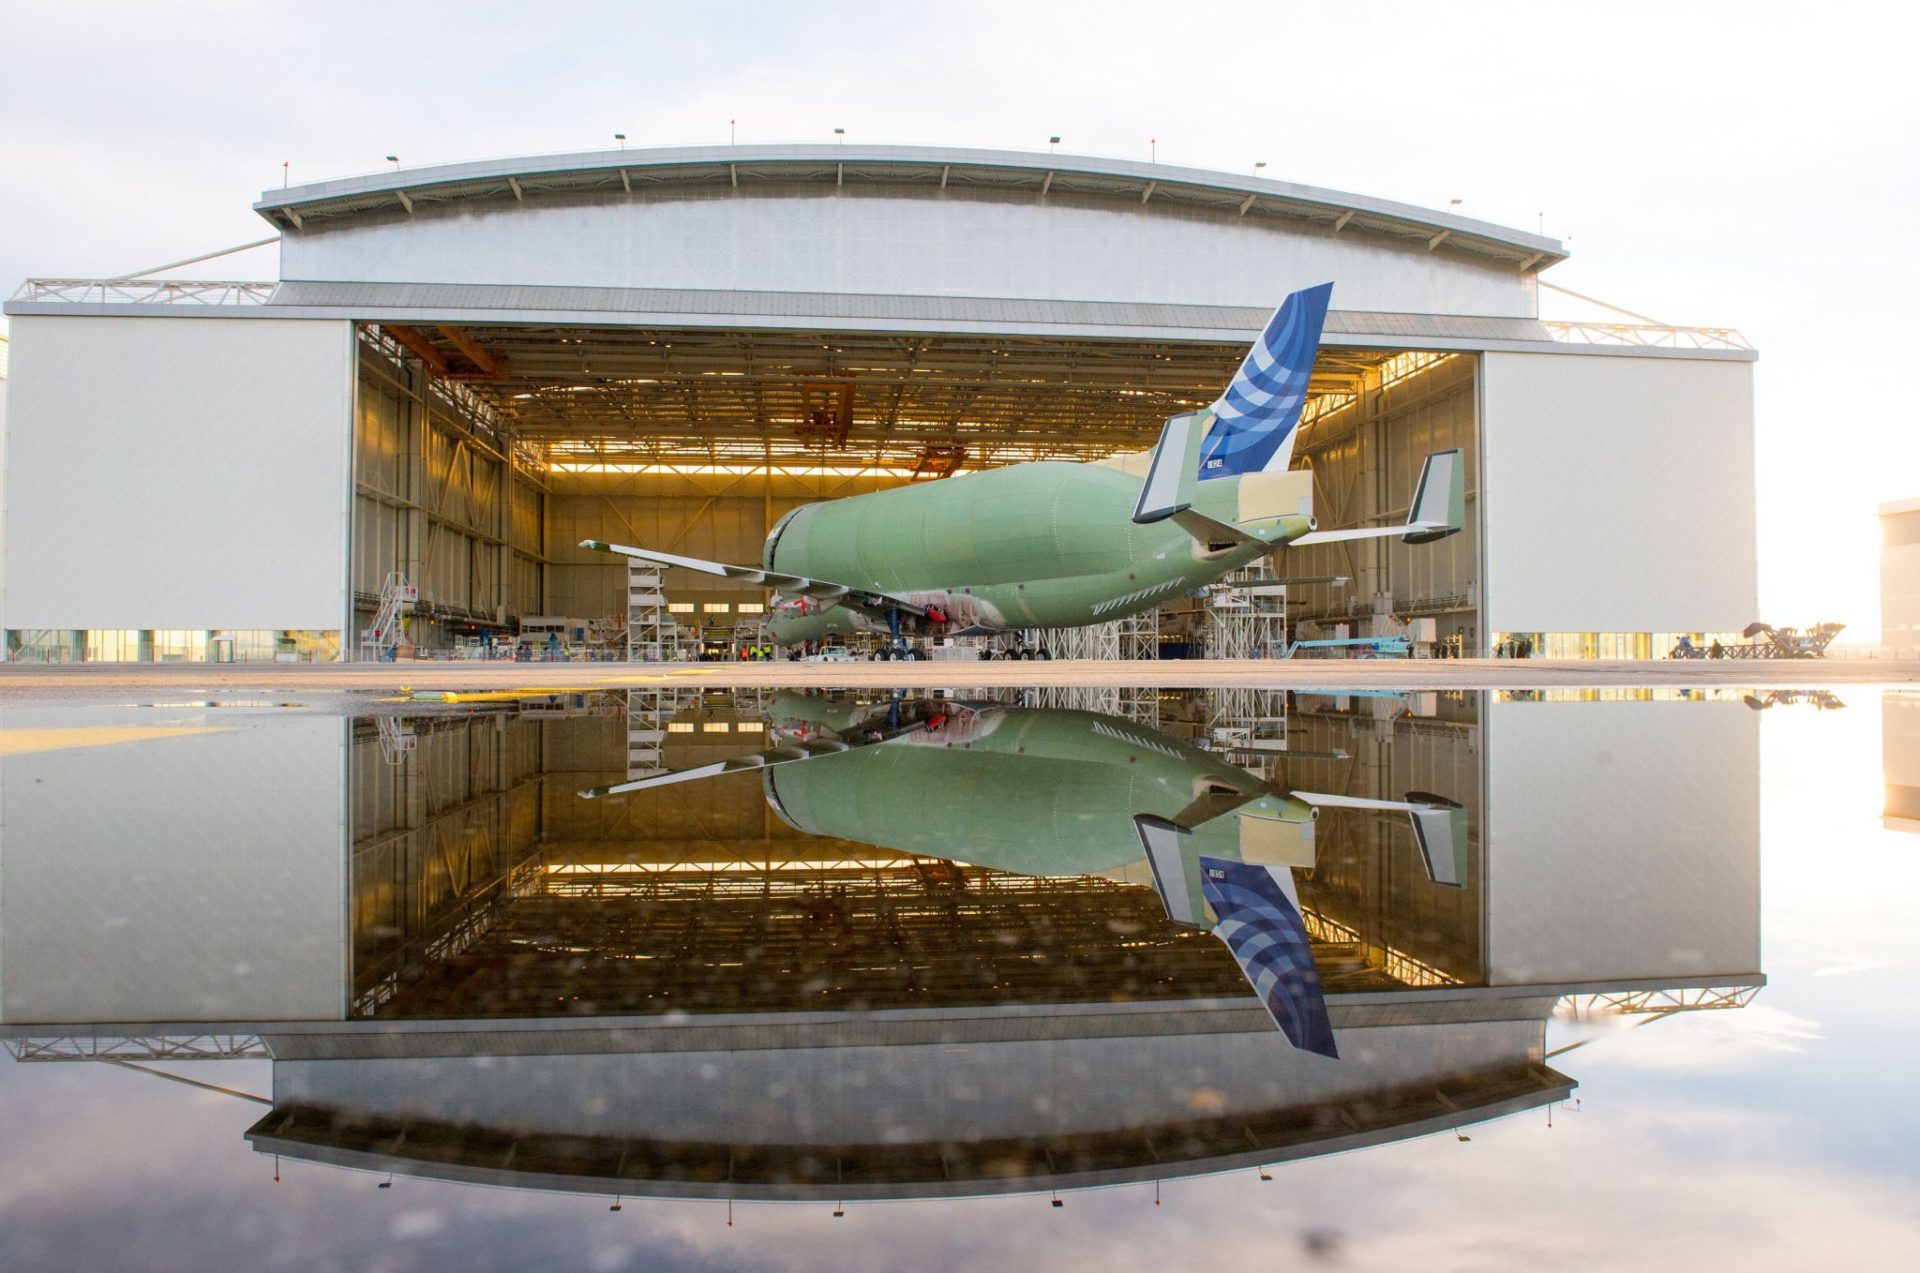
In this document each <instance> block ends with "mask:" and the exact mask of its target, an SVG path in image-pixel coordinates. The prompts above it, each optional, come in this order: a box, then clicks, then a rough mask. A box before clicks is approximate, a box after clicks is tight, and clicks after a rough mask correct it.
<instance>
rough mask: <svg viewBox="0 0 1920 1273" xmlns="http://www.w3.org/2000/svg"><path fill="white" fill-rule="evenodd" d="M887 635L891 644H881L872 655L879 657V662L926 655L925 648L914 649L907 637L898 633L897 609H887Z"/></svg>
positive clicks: (921, 657)
mask: <svg viewBox="0 0 1920 1273" xmlns="http://www.w3.org/2000/svg"><path fill="white" fill-rule="evenodd" d="M887 636H888V638H889V640H890V641H891V644H889V645H883V646H881V647H880V648H879V649H878V650H875V651H874V654H873V657H874V658H876V659H879V660H880V661H881V662H883V663H884V662H888V661H890V660H893V659H916V660H918V659H925V658H926V657H927V652H926V651H925V650H916V649H914V648H913V647H912V646H910V645H908V644H907V639H906V638H905V637H903V636H901V635H900V612H899V611H898V610H888V611H887Z"/></svg>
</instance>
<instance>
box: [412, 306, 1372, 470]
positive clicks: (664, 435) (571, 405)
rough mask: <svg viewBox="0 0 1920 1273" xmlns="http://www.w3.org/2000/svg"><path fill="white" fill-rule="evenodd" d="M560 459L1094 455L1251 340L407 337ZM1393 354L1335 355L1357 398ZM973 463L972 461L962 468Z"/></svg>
mask: <svg viewBox="0 0 1920 1273" xmlns="http://www.w3.org/2000/svg"><path fill="white" fill-rule="evenodd" d="M387 331H388V333H389V334H390V335H391V336H393V338H394V339H395V340H396V341H398V342H399V343H400V344H401V345H402V346H404V347H405V348H406V349H407V351H408V352H409V353H410V354H412V355H413V356H414V357H416V358H418V359H420V360H421V362H422V363H423V364H424V365H425V366H426V368H427V369H428V370H429V372H430V373H431V374H433V375H436V376H439V377H443V378H446V379H449V380H455V381H460V382H462V383H464V385H465V386H466V387H467V388H468V389H469V390H470V391H471V392H472V393H474V394H476V395H477V396H479V397H481V398H483V399H484V400H486V401H487V402H489V403H491V404H492V405H493V406H494V407H495V408H496V409H497V411H498V412H499V414H500V416H501V417H502V419H503V422H505V423H506V424H507V425H508V427H510V428H511V429H512V431H513V432H514V434H515V435H516V437H517V438H519V439H520V440H523V441H526V442H530V443H533V444H535V445H536V446H539V447H543V448H544V449H545V450H546V452H547V454H548V456H549V457H550V459H551V460H553V461H555V462H576V463H595V462H608V463H660V464H675V465H693V464H716V463H718V464H724V463H742V462H748V463H756V464H771V465H773V466H775V467H799V466H804V465H817V464H833V465H849V464H859V465H871V466H876V467H892V468H902V469H908V470H911V469H914V468H915V467H916V466H917V465H923V464H924V462H925V461H926V457H927V456H929V455H936V456H939V457H943V458H944V460H945V462H946V466H947V467H949V468H950V467H958V466H964V467H969V468H977V467H987V466H992V465H996V464H1008V463H1017V462H1020V461H1024V460H1035V459H1073V460H1083V459H1094V458H1099V457H1101V456H1105V455H1110V454H1113V453H1115V452H1118V451H1126V450H1136V449H1140V448H1143V447H1146V446H1150V445H1151V444H1152V442H1153V440H1154V439H1155V438H1156V437H1157V436H1158V434H1159V430H1160V426H1161V423H1162V422H1163V421H1164V420H1165V419H1166V418H1167V417H1168V416H1170V415H1174V414H1177V413H1178V412H1180V411H1184V410H1193V409H1195V408H1198V407H1200V406H1203V405H1205V404H1206V403H1209V402H1211V401H1212V400H1213V399H1214V398H1215V397H1216V396H1218V394H1219V392H1220V390H1221V389H1222V388H1223V387H1224V386H1225V385H1226V383H1227V381H1228V380H1229V379H1230V378H1231V376H1232V374H1233V371H1234V368H1235V366H1236V365H1237V364H1238V362H1239V360H1240V358H1241V357H1242V356H1243V355H1244V354H1245V352H1246V347H1245V346H1244V345H1243V344H1238V343H1236V344H1232V345H1226V344H1201V343H1190V342H1154V341H1114V340H1066V339H1051V338H1036V337H999V336H983V335H942V336H927V335H904V334H890V333H821V332H797V331H796V332H780V331H706V330H693V331H663V330H659V329H640V328H626V327H607V328H582V327H552V326H534V325H526V326H487V327H481V326H465V327H453V326H444V325H443V326H432V325H426V324H412V325H408V326H404V327H401V326H392V327H389V328H387ZM1389 356H1390V355H1389V354H1387V353H1385V352H1381V351H1374V350H1359V349H1337V348H1327V349H1322V350H1321V351H1320V356H1319V360H1318V362H1317V364H1316V365H1315V368H1314V374H1313V381H1312V393H1313V394H1315V395H1338V396H1341V397H1345V396H1347V395H1351V394H1353V393H1355V392H1357V391H1358V390H1359V388H1360V387H1361V383H1362V380H1363V378H1364V377H1365V376H1366V375H1367V374H1368V373H1369V372H1373V371H1376V370H1377V368H1378V366H1379V364H1380V363H1381V362H1383V361H1384V360H1385V359H1386V358H1388V357H1389ZM962 452H963V453H964V457H963V458H961V459H959V460H958V463H957V464H955V463H954V457H956V455H960V454H961V453H962Z"/></svg>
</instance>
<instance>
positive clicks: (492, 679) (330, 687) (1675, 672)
mask: <svg viewBox="0 0 1920 1273" xmlns="http://www.w3.org/2000/svg"><path fill="white" fill-rule="evenodd" d="M661 682H671V683H675V684H682V685H711V686H714V687H716V688H721V687H736V686H792V687H820V688H948V687H951V688H956V689H965V688H968V687H973V688H984V687H991V686H1005V687H1026V686H1158V687H1165V688H1180V689H1202V688H1208V687H1234V688H1244V687H1258V688H1271V689H1324V688H1340V689H1662V688H1668V689H1671V688H1681V687H1710V686H1727V687H1743V688H1746V687H1753V688H1808V689H1812V688H1821V687H1833V686H1844V685H1887V686H1902V685H1915V684H1920V660H1891V659H1858V660H1848V659H1725V660H1666V659H1660V660H1652V661H1645V662H1598V661H1594V662H1588V661H1575V660H1548V659H1521V660H1513V659H1440V660H1428V659H1339V660H1334V659H1292V660H1274V659H1260V660H1234V661H1226V660H1198V659H1194V660H1188V659H1177V660H1175V659H1170V660H1167V661H1165V662H1154V661H1147V662H1122V661H1094V660H1086V661H1073V660H1058V661H1041V660H1036V661H1021V660H995V661H992V662H981V661H967V662H934V661H927V662H885V663H878V662H860V663H794V662H786V661H781V662H776V663H509V662H497V663H478V662H467V661H458V660H449V661H444V662H443V661H438V660H417V661H415V660H407V661H403V662H399V663H292V664H289V663H224V664H222V663H164V664H128V663H92V664H72V663H66V664H25V663H12V664H0V705H5V704H8V703H14V704H25V703H29V702H35V701H39V702H50V701H61V700H67V701H74V700H91V701H96V702H97V701H102V700H107V699H111V700H119V701H128V700H129V699H130V698H131V699H132V700H133V701H141V700H145V699H148V698H149V697H152V696H166V697H168V698H177V697H179V696H181V695H212V696H231V695H236V694H269V695H279V696H284V695H290V694H294V695H319V696H332V695H341V696H363V695H364V696H372V697H377V698H393V697H410V696H415V695H432V696H435V697H437V696H440V695H443V694H449V693H453V694H489V695H498V696H501V697H513V696H521V695H526V696H532V695H537V694H543V693H563V692H567V693H571V692H577V691H582V690H595V689H630V688H633V687H635V686H640V685H649V684H659V683H661Z"/></svg>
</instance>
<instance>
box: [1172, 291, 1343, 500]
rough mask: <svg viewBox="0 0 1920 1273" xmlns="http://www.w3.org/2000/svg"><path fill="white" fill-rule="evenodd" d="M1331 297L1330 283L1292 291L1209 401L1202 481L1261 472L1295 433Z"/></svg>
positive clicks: (1202, 460)
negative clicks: (1210, 425) (1216, 398)
mask: <svg viewBox="0 0 1920 1273" xmlns="http://www.w3.org/2000/svg"><path fill="white" fill-rule="evenodd" d="M1332 297H1333V284H1331V283H1322V284H1321V285H1320V286H1318V287H1309V288H1306V289H1304V290H1302V291H1298V292H1295V293H1294V294H1293V295H1291V296H1289V297H1287V299H1286V300H1284V301H1282V302H1281V304H1280V308H1279V309H1277V310H1275V311H1274V312H1273V317H1272V318H1271V319H1269V320H1268V321H1267V328H1266V330H1265V331H1263V332H1261V333H1260V339H1258V340H1256V341H1254V342H1253V348H1252V349H1250V350H1248V351H1247V356H1246V358H1245V359H1244V360H1243V361H1242V362H1241V363H1240V370H1239V371H1237V372H1235V373H1234V376H1233V381H1232V382H1231V383H1230V384H1228V385H1227V390H1226V392H1225V393H1223V394H1221V395H1220V400H1219V401H1218V402H1216V403H1214V404H1213V417H1214V424H1213V429H1212V431H1211V432H1209V433H1208V434H1207V441H1206V445H1205V447H1204V449H1202V451H1201V452H1200V478H1201V480H1203V481H1204V480H1206V479H1208V478H1214V477H1232V476H1236V475H1238V474H1241V473H1260V472H1264V471H1265V470H1266V469H1267V467H1268V466H1269V464H1271V463H1272V462H1273V460H1274V457H1275V456H1276V455H1278V454H1279V451H1280V448H1281V445H1282V444H1283V443H1284V442H1286V441H1287V439H1288V438H1290V437H1292V436H1293V431H1294V428H1295V427H1296V426H1298V425H1299V423H1300V408H1301V407H1303V406H1305V405H1306V401H1307V379H1308V377H1309V376H1311V375H1312V374H1313V356H1314V354H1315V353H1317V352H1318V351H1319V348H1320V329H1321V327H1322V326H1324V325H1325V323H1326V321H1327V303H1328V302H1329V301H1330V300H1331V299H1332ZM1275 467H1278V466H1277V465H1276V466H1275Z"/></svg>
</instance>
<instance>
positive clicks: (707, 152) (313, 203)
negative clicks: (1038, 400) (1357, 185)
mask: <svg viewBox="0 0 1920 1273" xmlns="http://www.w3.org/2000/svg"><path fill="white" fill-rule="evenodd" d="M774 183H778V184H782V185H789V186H791V185H795V184H801V185H819V186H826V185H832V186H836V187H844V186H855V187H858V188H872V187H874V186H876V185H904V186H917V187H921V188H929V187H931V188H938V189H953V190H957V191H960V192H965V191H968V190H1003V191H1005V190H1012V191H1026V192H1028V193H1032V194H1035V195H1040V196H1045V195H1047V194H1050V193H1052V192H1053V191H1059V192H1060V193H1062V194H1074V195H1080V196H1094V197H1100V196H1105V197H1109V198H1115V199H1129V200H1131V201H1133V202H1136V203H1141V204H1145V203H1150V202H1152V201H1154V200H1162V201H1166V202H1171V203H1177V204H1181V205H1184V206H1188V207H1192V206H1196V205H1197V206H1208V207H1213V208H1216V209H1219V210H1222V211H1225V212H1229V213H1232V214H1233V215H1235V216H1241V217H1245V216H1249V215H1253V214H1256V213H1257V214H1260V215H1263V216H1268V217H1281V218H1287V219H1292V220H1300V221H1307V222H1313V223H1318V224H1320V225H1321V226H1323V227H1324V228H1326V229H1328V230H1330V231H1331V232H1333V233H1345V232H1349V231H1357V232H1361V233H1369V234H1373V235H1383V236H1386V237H1389V238H1393V239H1397V240H1399V241H1401V242H1402V243H1403V244H1405V245H1407V246H1415V247H1418V246H1424V247H1425V249H1426V250H1427V251H1437V250H1440V249H1442V248H1443V247H1444V248H1446V249H1447V250H1449V251H1450V252H1458V253H1465V254H1467V255H1469V256H1478V257H1481V258H1491V259H1493V260H1496V261H1501V262H1505V263H1509V264H1511V265H1512V266H1513V267H1514V268H1516V269H1518V270H1520V271H1529V270H1537V269H1544V268H1546V267H1547V266H1549V265H1553V264H1555V263H1556V262H1559V261H1563V260H1565V259H1566V258H1567V255H1568V254H1567V250H1566V248H1565V247H1564V246H1562V244H1561V243H1560V241H1559V240H1558V239H1551V238H1547V237H1545V236H1543V235H1537V234H1528V233H1526V232H1525V231H1523V230H1515V229H1511V228H1509V227H1506V226H1500V225H1495V224H1493V223H1492V222H1488V221H1477V220H1475V219H1473V218H1471V217H1462V216H1456V215H1454V214H1453V213H1449V212H1438V211H1435V210H1433V209H1430V208H1419V207H1415V206H1413V205H1412V204H1405V203H1396V202H1394V201H1392V200H1389V199H1375V198H1372V197H1370V196H1367V195H1356V194H1348V193H1345V192H1343V191H1338V190H1323V189H1320V188H1318V187H1315V186H1306V185H1300V184H1298V183H1295V182H1290V181H1275V180H1271V179H1268V178H1264V177H1246V176H1239V175H1236V174H1233V173H1223V172H1213V171H1209V170H1207V169H1203V168H1183V167H1178V166H1176V165H1172V164H1159V163H1141V162H1139V161H1137V160H1129V159H1096V158H1092V157H1090V156H1086V155H1061V154H1039V153H1033V152H1027V151H1012V150H973V149H968V148H963V147H944V146H873V145H845V144H836V143H825V144H813V143H808V144H797V145H796V144H788V145H759V146H675V147H660V148H653V149H646V150H601V151H585V152H580V153H575V154H562V155H538V156H528V157H520V158H507V159H483V160H476V161H473V162H469V163H456V164H439V165H434V166H431V167H425V168H408V169H398V170H395V171H392V172H374V173H367V174H364V175H362V176H358V177H343V178H340V179H338V180H335V181H321V182H313V183H311V184H308V185H301V186H292V187H288V188H285V189H280V190H268V191H265V192H263V193H262V194H261V196H260V199H259V201H258V202H256V203H255V204H254V205H253V207H254V211H256V212H258V213H259V214H260V215H261V216H262V217H264V218H266V219H267V220H268V221H270V222H272V223H273V225H274V227H275V228H276V229H279V230H282V231H290V232H293V233H300V232H302V231H304V230H306V229H307V228H309V226H315V227H318V226H324V225H328V224H339V223H341V222H343V221H347V220H352V219H356V218H359V217H362V216H368V215H372V214H382V215H387V214H392V213H395V212H401V213H405V214H411V213H413V212H414V210H415V209H416V207H419V206H421V205H427V206H443V205H446V204H450V203H458V202H465V201H473V200H496V199H511V200H514V201H516V202H522V203H524V202H526V200H527V199H529V198H534V197H539V196H541V195H545V194H553V193H561V192H577V191H595V190H598V191H602V192H606V191H611V190H615V189H618V190H620V191H621V192H622V193H624V194H631V193H633V192H634V191H636V190H638V191H640V192H643V193H644V192H648V191H664V190H669V189H674V188H678V189H683V190H684V189H698V188H708V189H714V188H720V187H726V188H730V189H738V188H740V187H741V186H743V185H746V186H760V185H769V184H774Z"/></svg>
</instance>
